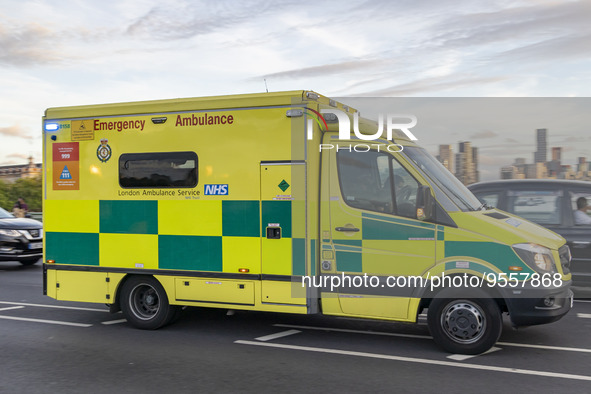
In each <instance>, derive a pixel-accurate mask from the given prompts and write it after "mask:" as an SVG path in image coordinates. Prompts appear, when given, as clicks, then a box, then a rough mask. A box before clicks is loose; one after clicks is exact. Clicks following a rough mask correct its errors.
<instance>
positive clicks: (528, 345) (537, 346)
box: [273, 324, 591, 353]
mask: <svg viewBox="0 0 591 394" xmlns="http://www.w3.org/2000/svg"><path fill="white" fill-rule="evenodd" d="M273 325H274V326H276V327H285V328H298V329H300V330H315V331H334V332H347V333H352V334H365V335H382V336H390V337H400V338H417V339H433V337H431V336H429V335H415V334H397V333H393V332H380V331H361V330H350V329H346V328H330V327H318V326H297V325H292V324H273ZM496 344H497V345H501V346H513V347H525V348H532V349H544V350H559V351H565V352H579V353H591V349H586V348H576V347H565V346H550V345H532V344H527V343H514V342H497V343H496Z"/></svg>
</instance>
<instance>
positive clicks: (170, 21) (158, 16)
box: [127, 0, 297, 40]
mask: <svg viewBox="0 0 591 394" xmlns="http://www.w3.org/2000/svg"><path fill="white" fill-rule="evenodd" d="M293 3H294V4H297V3H295V2H293ZM290 4H292V2H284V3H282V7H285V6H290ZM278 8H279V7H277V3H276V2H273V1H270V0H258V1H248V2H225V1H213V0H201V1H193V2H191V1H173V2H170V3H169V4H167V5H165V6H156V7H153V8H152V9H150V11H148V12H147V13H146V14H144V15H143V16H141V17H140V18H138V19H137V20H136V21H134V22H133V23H132V24H131V25H129V27H128V28H127V33H128V34H130V35H134V36H143V37H150V38H154V39H158V40H169V39H186V38H191V37H194V36H199V35H203V34H208V33H212V32H215V31H218V30H223V29H226V28H228V27H232V26H235V25H237V24H240V23H243V22H245V21H251V20H253V19H255V18H260V17H261V16H262V15H263V14H267V13H268V12H269V11H271V10H277V9H278Z"/></svg>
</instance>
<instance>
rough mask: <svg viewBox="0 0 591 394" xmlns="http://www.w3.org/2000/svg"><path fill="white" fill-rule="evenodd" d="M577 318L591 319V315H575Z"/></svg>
mask: <svg viewBox="0 0 591 394" xmlns="http://www.w3.org/2000/svg"><path fill="white" fill-rule="evenodd" d="M577 317H582V318H583V319H591V313H577Z"/></svg>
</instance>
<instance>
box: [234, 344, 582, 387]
mask: <svg viewBox="0 0 591 394" xmlns="http://www.w3.org/2000/svg"><path fill="white" fill-rule="evenodd" d="M234 343H237V344H241V345H251V346H267V347H274V348H280V349H290V350H301V351H306V352H316V353H328V354H340V355H345V356H356V357H367V358H377V359H383V360H393V361H403V362H409V363H418V364H430V365H439V366H445V367H455V368H466V369H477V370H483V371H495V372H505V373H515V374H521V375H533V376H543V377H547V378H548V377H549V378H561V379H571V380H585V381H591V376H585V375H573V374H566V373H557V372H550V371H535V370H529V369H517V368H506V367H493V366H488V365H478V364H464V363H457V362H452V361H440V360H429V359H426V358H416V357H401V356H391V355H388V354H377V353H366V352H355V351H350V350H339V349H329V348H318V347H310V346H296V345H285V344H279V343H269V342H254V341H243V340H238V341H234Z"/></svg>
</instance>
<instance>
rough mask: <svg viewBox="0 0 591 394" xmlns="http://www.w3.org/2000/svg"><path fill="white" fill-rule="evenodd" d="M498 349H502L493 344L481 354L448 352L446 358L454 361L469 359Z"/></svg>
mask: <svg viewBox="0 0 591 394" xmlns="http://www.w3.org/2000/svg"><path fill="white" fill-rule="evenodd" d="M499 350H503V349H501V348H500V347H494V346H493V347H491V348H490V349H488V350H487V351H486V352H484V353H481V354H450V355H449V356H446V358H449V359H450V360H455V361H464V360H469V359H471V358H474V357H478V356H483V355H485V354H489V353H493V352H498V351H499Z"/></svg>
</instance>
